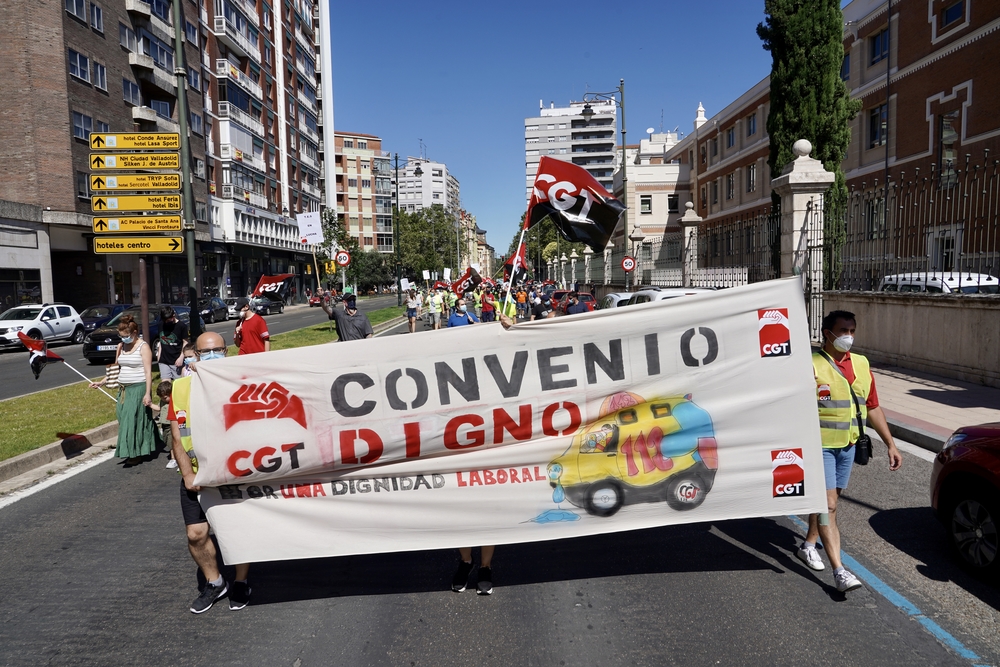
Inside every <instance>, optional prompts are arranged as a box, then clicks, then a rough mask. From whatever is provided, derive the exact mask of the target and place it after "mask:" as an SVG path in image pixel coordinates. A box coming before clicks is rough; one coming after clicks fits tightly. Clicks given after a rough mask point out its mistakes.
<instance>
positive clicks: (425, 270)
mask: <svg viewBox="0 0 1000 667" xmlns="http://www.w3.org/2000/svg"><path fill="white" fill-rule="evenodd" d="M430 279H431V272H430V271H428V270H427V269H424V280H430Z"/></svg>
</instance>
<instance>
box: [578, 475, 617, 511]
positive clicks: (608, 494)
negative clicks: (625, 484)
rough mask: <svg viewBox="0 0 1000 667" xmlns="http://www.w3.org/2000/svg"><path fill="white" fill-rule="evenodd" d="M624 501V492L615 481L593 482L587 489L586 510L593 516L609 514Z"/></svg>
mask: <svg viewBox="0 0 1000 667" xmlns="http://www.w3.org/2000/svg"><path fill="white" fill-rule="evenodd" d="M624 503H625V492H624V491H622V487H620V486H618V484H616V483H615V482H612V481H610V480H604V481H601V482H594V483H593V484H591V485H590V488H589V489H587V512H588V513H590V514H593V515H594V516H611V515H612V514H614V513H615V512H617V511H618V510H620V509H621V507H622V505H623V504H624Z"/></svg>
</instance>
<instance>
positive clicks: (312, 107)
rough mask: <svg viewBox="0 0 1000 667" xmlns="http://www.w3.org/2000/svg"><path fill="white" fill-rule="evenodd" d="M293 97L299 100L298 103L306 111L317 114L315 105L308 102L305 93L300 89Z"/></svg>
mask: <svg viewBox="0 0 1000 667" xmlns="http://www.w3.org/2000/svg"><path fill="white" fill-rule="evenodd" d="M295 96H296V97H297V98H299V103H301V104H302V105H303V106H305V108H306V109H309V110H310V111H312V112H313V113H314V114H315V113H317V110H316V103H315V102H313V101H312V100H310V99H309V97H308V96H307V95H306V94H305V93H303V92H302V90H301V89H300V90H299V91H298V92H297V93H296V94H295Z"/></svg>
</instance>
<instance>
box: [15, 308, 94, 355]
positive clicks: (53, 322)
mask: <svg viewBox="0 0 1000 667" xmlns="http://www.w3.org/2000/svg"><path fill="white" fill-rule="evenodd" d="M18 331H24V334H25V335H26V336H30V337H31V338H38V339H43V338H44V339H45V340H47V341H50V342H51V341H56V340H68V341H70V342H73V343H82V342H83V337H84V336H85V335H86V333H85V331H84V328H83V320H81V319H80V314H79V313H77V312H76V309H75V308H73V306H70V305H67V304H65V303H43V304H41V305H38V304H26V305H23V306H16V307H14V308H10V309H8V310H5V311H3V313H0V347H23V345H22V344H21V340H20V339H19V338H18V337H17V332H18Z"/></svg>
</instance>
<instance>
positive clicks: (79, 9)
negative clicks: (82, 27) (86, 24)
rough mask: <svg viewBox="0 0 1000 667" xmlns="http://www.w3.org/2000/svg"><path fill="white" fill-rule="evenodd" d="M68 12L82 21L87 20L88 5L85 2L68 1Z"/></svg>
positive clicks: (79, 0) (80, 0)
mask: <svg viewBox="0 0 1000 667" xmlns="http://www.w3.org/2000/svg"><path fill="white" fill-rule="evenodd" d="M66 11H67V12H69V13H70V14H72V15H73V16H75V17H76V18H78V19H80V20H81V21H86V20H87V3H86V2H84V0H66Z"/></svg>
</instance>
